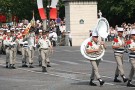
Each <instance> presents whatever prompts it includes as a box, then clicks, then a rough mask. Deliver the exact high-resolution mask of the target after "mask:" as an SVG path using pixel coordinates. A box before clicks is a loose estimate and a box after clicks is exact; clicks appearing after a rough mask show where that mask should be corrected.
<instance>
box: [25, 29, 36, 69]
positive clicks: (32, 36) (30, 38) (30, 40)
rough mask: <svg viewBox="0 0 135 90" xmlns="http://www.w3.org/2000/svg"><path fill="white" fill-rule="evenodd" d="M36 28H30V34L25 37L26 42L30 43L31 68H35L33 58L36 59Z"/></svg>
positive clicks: (29, 57) (28, 50)
mask: <svg viewBox="0 0 135 90" xmlns="http://www.w3.org/2000/svg"><path fill="white" fill-rule="evenodd" d="M33 31H34V28H30V30H29V33H28V34H27V35H26V36H25V38H24V41H27V42H28V48H27V50H26V51H27V53H28V59H29V68H34V67H33V57H34V50H35V41H36V40H35V33H34V32H33Z"/></svg>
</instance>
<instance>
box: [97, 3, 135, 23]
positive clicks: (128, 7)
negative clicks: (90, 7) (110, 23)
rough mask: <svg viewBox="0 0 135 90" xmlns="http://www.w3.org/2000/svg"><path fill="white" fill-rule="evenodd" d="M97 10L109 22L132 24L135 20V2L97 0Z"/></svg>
mask: <svg viewBox="0 0 135 90" xmlns="http://www.w3.org/2000/svg"><path fill="white" fill-rule="evenodd" d="M98 9H100V10H101V11H102V13H103V15H104V16H105V17H106V18H107V19H109V20H112V19H116V18H117V19H118V20H119V21H121V22H123V21H128V22H130V21H132V22H133V18H135V16H134V14H135V0H98Z"/></svg>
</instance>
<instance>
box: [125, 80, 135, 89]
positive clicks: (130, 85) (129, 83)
mask: <svg viewBox="0 0 135 90" xmlns="http://www.w3.org/2000/svg"><path fill="white" fill-rule="evenodd" d="M127 87H135V85H133V84H132V83H131V80H128V83H127Z"/></svg>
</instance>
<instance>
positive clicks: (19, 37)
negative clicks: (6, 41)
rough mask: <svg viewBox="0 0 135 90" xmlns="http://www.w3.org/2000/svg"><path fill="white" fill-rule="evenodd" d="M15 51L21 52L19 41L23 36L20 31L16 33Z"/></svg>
mask: <svg viewBox="0 0 135 90" xmlns="http://www.w3.org/2000/svg"><path fill="white" fill-rule="evenodd" d="M16 37H17V51H19V52H21V53H22V46H20V43H21V42H22V41H23V36H22V34H21V33H18V34H17V36H16Z"/></svg>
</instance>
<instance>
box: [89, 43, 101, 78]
mask: <svg viewBox="0 0 135 90" xmlns="http://www.w3.org/2000/svg"><path fill="white" fill-rule="evenodd" d="M91 43H92V45H91V46H90V45H88V46H87V49H88V50H94V49H98V48H100V43H99V42H98V43H95V42H94V41H92V42H91ZM100 61H101V60H100V59H99V60H90V62H91V65H92V74H91V77H90V79H93V80H94V79H95V76H96V78H97V79H100V78H101V76H100V74H99V71H98V65H99V62H100Z"/></svg>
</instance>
